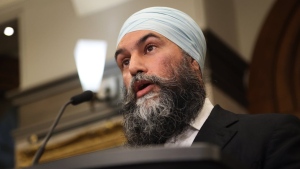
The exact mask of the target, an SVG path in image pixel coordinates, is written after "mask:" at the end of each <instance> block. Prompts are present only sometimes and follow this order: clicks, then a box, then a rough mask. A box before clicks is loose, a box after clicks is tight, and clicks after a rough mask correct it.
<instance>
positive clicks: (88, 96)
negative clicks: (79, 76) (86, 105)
mask: <svg viewBox="0 0 300 169" xmlns="http://www.w3.org/2000/svg"><path fill="white" fill-rule="evenodd" d="M93 97H94V93H93V92H92V91H90V90H87V91H85V92H83V93H81V94H79V95H76V96H73V97H71V99H70V100H71V104H72V105H77V104H80V103H82V102H85V101H90V100H92V99H93Z"/></svg>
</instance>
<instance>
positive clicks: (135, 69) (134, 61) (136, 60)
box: [129, 55, 147, 76]
mask: <svg viewBox="0 0 300 169" xmlns="http://www.w3.org/2000/svg"><path fill="white" fill-rule="evenodd" d="M146 71H147V67H146V63H145V61H144V60H143V58H142V57H141V56H139V55H132V56H131V58H130V63H129V72H130V74H131V75H132V76H135V75H136V74H137V73H140V72H146Z"/></svg>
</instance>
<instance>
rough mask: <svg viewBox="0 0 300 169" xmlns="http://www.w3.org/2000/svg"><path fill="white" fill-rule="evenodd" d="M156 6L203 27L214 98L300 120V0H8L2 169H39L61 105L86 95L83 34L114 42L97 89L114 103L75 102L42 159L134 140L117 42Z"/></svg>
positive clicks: (4, 3) (1, 66)
mask: <svg viewBox="0 0 300 169" xmlns="http://www.w3.org/2000/svg"><path fill="white" fill-rule="evenodd" d="M151 6H167V7H173V8H177V9H179V10H182V11H183V12H185V13H187V14H189V15H190V16H191V17H192V18H193V19H194V20H195V21H196V22H197V23H198V24H199V26H200V27H201V28H202V30H203V32H204V34H205V37H206V40H207V46H208V52H207V59H206V63H205V64H206V65H205V80H206V88H207V93H208V97H209V98H210V99H211V101H212V102H213V103H214V104H220V105H221V106H222V107H223V108H225V109H228V110H230V111H233V112H235V113H251V114H254V113H288V114H294V115H296V116H298V117H300V106H299V105H300V104H299V103H300V78H299V77H300V66H299V65H300V56H299V55H300V47H299V40H300V31H299V30H300V29H299V28H300V8H299V6H300V1H297V0H288V1H284V0H264V1H261V0H226V1H225V0H184V1H180V0H164V1H161V0H151V1H150V0H109V1H106V0H0V157H1V158H0V168H12V167H24V166H29V165H31V160H32V158H33V155H34V153H35V152H36V150H37V148H38V146H39V145H40V143H41V140H42V138H44V136H45V135H46V132H47V130H48V128H49V126H50V125H51V123H52V121H53V119H54V117H55V116H56V114H57V112H58V110H59V109H60V107H61V106H62V105H63V104H64V103H65V102H66V101H68V100H69V98H70V97H72V96H73V95H76V94H79V93H81V92H82V91H83V89H82V85H81V82H80V79H79V76H78V73H77V67H76V62H75V58H74V50H75V47H76V44H77V42H78V41H79V40H81V39H89V40H101V41H106V43H107V48H106V56H104V57H105V66H104V73H103V78H102V84H101V87H100V88H99V89H97V91H95V92H96V93H97V96H98V97H99V98H102V99H101V100H104V101H101V102H100V101H99V102H98V101H94V102H88V103H84V104H81V105H78V106H76V107H74V106H70V107H68V108H67V110H66V112H65V114H64V116H63V118H62V120H61V122H60V123H59V125H58V126H57V129H56V130H55V132H54V135H53V137H52V138H51V140H50V142H49V144H48V146H47V148H46V152H45V154H44V155H43V156H42V158H41V162H47V161H53V160H57V159H61V158H66V157H70V156H74V155H78V154H84V153H88V152H92V151H97V150H102V149H108V148H113V147H118V146H121V145H122V144H123V143H124V141H125V139H124V136H123V132H122V117H121V116H120V114H119V113H118V112H119V104H118V102H119V100H120V98H121V97H122V94H121V93H120V91H121V88H122V79H121V76H120V72H119V70H118V68H117V66H116V64H115V62H114V52H115V48H116V41H117V36H118V33H119V30H120V28H121V26H122V24H123V23H124V21H125V20H126V19H127V18H128V17H129V16H130V15H131V14H133V13H134V12H136V11H138V10H141V9H143V8H146V7H151ZM101 66H103V65H102V64H101V63H99V67H101ZM95 73H96V74H89V76H90V77H92V78H99V77H102V75H97V71H95ZM100 79H101V78H100ZM103 98H104V99H103ZM107 98H108V99H107Z"/></svg>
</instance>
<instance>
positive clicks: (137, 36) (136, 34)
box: [117, 30, 168, 48]
mask: <svg viewBox="0 0 300 169" xmlns="http://www.w3.org/2000/svg"><path fill="white" fill-rule="evenodd" d="M147 35H154V36H150V37H154V38H157V39H161V40H168V39H167V38H166V37H164V36H163V35H161V34H159V33H157V32H154V31H150V30H138V31H133V32H129V33H127V34H126V35H124V36H123V38H122V39H121V40H120V43H119V44H118V46H117V48H122V47H123V46H126V45H127V44H131V43H133V44H135V43H136V42H138V41H140V40H141V38H143V37H146V36H147Z"/></svg>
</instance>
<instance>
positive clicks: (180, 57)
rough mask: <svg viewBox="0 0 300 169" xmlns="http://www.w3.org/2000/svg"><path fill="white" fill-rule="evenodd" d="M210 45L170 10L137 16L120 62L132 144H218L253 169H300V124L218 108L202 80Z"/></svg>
mask: <svg viewBox="0 0 300 169" xmlns="http://www.w3.org/2000/svg"><path fill="white" fill-rule="evenodd" d="M205 54H206V42H205V38H204V35H203V33H202V31H201V29H200V28H199V26H198V25H197V24H196V22H195V21H194V20H193V19H192V18H191V17H189V16H188V15H187V14H185V13H183V12H181V11H179V10H176V9H172V8H167V7H151V8H146V9H143V10H141V11H138V12H136V13H135V14H133V15H132V16H130V17H129V18H128V19H127V20H126V22H125V23H124V25H123V27H122V28H121V31H120V34H119V37H118V41H117V50H116V53H115V59H116V62H117V64H118V66H119V68H120V70H121V72H122V75H123V80H124V100H123V109H122V113H123V115H124V130H125V135H126V138H127V141H128V145H130V146H133V147H140V146H149V145H156V144H163V145H165V146H191V145H192V144H193V143H195V142H209V143H213V144H216V145H218V146H219V147H220V148H221V149H222V151H223V152H225V153H227V154H229V155H231V156H232V157H234V158H236V159H238V160H239V161H240V162H241V163H242V164H245V165H246V166H248V167H250V168H265V169H267V168H291V169H292V168H298V169H299V168H300V122H299V119H297V118H296V117H293V116H289V115H279V114H272V115H271V114H269V115H241V114H234V113H231V112H229V111H226V110H224V109H222V108H221V107H220V106H219V105H216V106H213V105H212V104H211V102H210V101H209V99H207V98H206V93H205V86H204V82H203V70H204V60H205Z"/></svg>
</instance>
